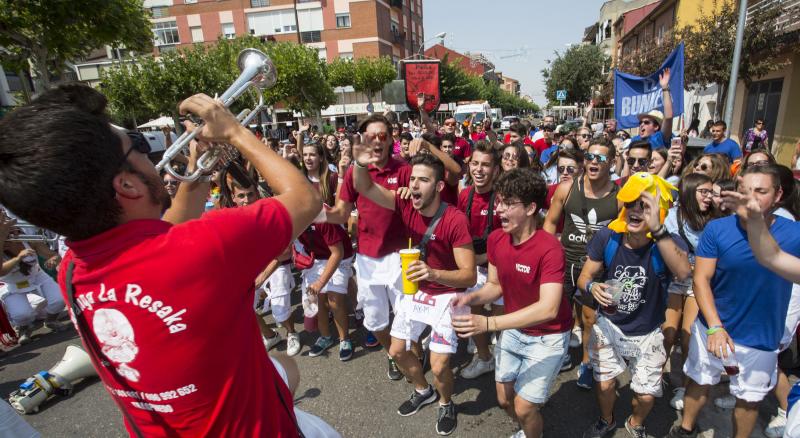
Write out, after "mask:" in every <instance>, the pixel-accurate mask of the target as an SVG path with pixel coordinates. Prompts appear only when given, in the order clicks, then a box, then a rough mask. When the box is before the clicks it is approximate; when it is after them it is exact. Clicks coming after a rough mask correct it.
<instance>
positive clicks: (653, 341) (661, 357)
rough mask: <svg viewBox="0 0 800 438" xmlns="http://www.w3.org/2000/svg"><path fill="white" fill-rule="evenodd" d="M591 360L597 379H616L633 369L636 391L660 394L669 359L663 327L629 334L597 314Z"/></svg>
mask: <svg viewBox="0 0 800 438" xmlns="http://www.w3.org/2000/svg"><path fill="white" fill-rule="evenodd" d="M589 360H590V361H591V364H592V368H593V370H594V379H595V380H596V381H598V382H604V381H607V380H611V379H614V378H616V377H617V376H619V375H620V374H622V373H623V372H624V371H625V369H626V368H630V371H631V376H632V378H631V389H632V390H633V392H635V393H636V394H645V395H652V396H655V397H661V393H662V387H661V372H662V371H663V368H664V363H666V361H667V353H666V351H665V350H664V335H663V334H662V333H661V327H657V328H656V329H655V330H653V331H652V332H650V333H648V334H646V335H640V336H628V335H626V334H624V333H622V330H620V329H619V327H617V326H616V325H614V323H612V322H611V321H609V320H608V319H607V318H606V317H604V316H603V315H600V314H598V315H597V322H596V323H595V325H594V327H592V335H591V337H590V338H589Z"/></svg>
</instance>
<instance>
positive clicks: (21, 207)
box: [0, 84, 335, 437]
mask: <svg viewBox="0 0 800 438" xmlns="http://www.w3.org/2000/svg"><path fill="white" fill-rule="evenodd" d="M105 106H106V100H105V97H104V96H103V95H101V94H100V93H98V92H97V91H95V90H93V89H92V88H90V87H88V86H85V85H72V84H69V85H65V86H62V87H57V88H55V89H52V90H48V91H47V92H45V93H44V94H43V95H42V96H40V97H39V98H37V99H35V100H34V101H33V102H31V103H30V104H28V105H25V106H22V107H20V108H17V109H16V110H14V111H13V112H12V113H11V114H8V115H6V117H5V118H4V119H3V120H2V122H0V157H2V159H0V186H2V187H3V190H2V192H1V193H0V198H2V199H1V200H0V202H2V204H3V205H5V206H6V207H7V208H8V209H9V210H11V211H12V212H14V213H16V214H17V215H18V216H20V217H22V218H23V219H25V220H27V221H29V222H31V223H33V224H35V225H37V226H40V227H42V228H46V229H50V230H53V231H54V232H56V233H58V234H61V235H64V236H66V237H67V239H68V240H67V245H68V246H69V247H70V250H69V251H68V252H67V254H66V255H65V257H64V261H63V263H62V265H61V269H60V270H59V283H60V286H61V287H62V290H64V291H65V292H64V296H65V298H66V299H65V301H67V302H68V303H69V304H70V305H71V307H70V310H71V316H72V320H73V322H74V323H75V325H76V327H77V328H78V329H79V332H80V334H81V337H82V339H83V341H84V345H85V347H86V349H87V351H88V352H89V353H90V356H91V357H92V362H93V364H94V366H95V369H96V370H97V372H98V374H99V375H100V378H101V379H102V380H103V384H104V386H105V387H106V388H107V389H108V390H109V392H110V395H111V398H112V399H113V400H114V401H115V402H116V403H117V404H118V405H119V408H120V410H121V411H122V412H123V414H124V416H125V425H126V428H127V429H128V433H129V434H130V435H132V436H165V435H170V436H177V435H183V436H199V435H210V436H267V435H269V436H287V437H288V436H297V435H298V434H299V431H298V427H299V426H298V420H299V421H300V422H301V423H303V420H302V419H301V414H300V411H299V410H295V409H294V406H293V403H292V392H291V389H290V387H289V386H287V384H284V383H282V382H281V381H282V380H284V381H289V380H290V379H288V378H287V379H284V378H283V377H282V376H281V375H280V374H279V373H280V371H281V368H283V371H285V372H288V375H287V377H293V378H292V379H291V381H292V385H296V384H297V368H296V365H294V363H293V362H292V361H290V360H288V358H287V360H286V361H285V362H284V366H283V367H276V365H275V364H274V363H273V361H271V360H269V356H268V355H267V351H266V349H264V347H263V344H262V341H261V335H260V333H259V330H258V325H257V322H256V315H255V312H253V310H252V305H253V304H252V303H253V295H254V281H255V278H256V276H257V275H258V273H259V272H260V271H261V270H262V269H263V267H264V266H266V265H267V263H268V262H269V261H270V260H272V259H274V258H275V257H276V256H278V254H279V253H280V252H282V251H283V249H284V248H285V247H286V246H287V245H288V244H289V242H290V240H291V239H292V238H293V236H297V235H298V234H299V233H300V232H302V231H303V230H304V229H305V228H306V227H307V226H308V225H309V224H310V223H311V221H312V220H313V219H314V217H315V216H316V215H317V213H318V212H319V210H320V206H321V202H320V198H319V195H318V194H317V192H316V191H315V190H313V189H312V187H311V185H310V184H309V183H308V182H307V181H306V179H305V177H304V176H303V175H302V174H301V173H300V172H299V171H298V170H296V169H294V168H293V167H292V165H291V164H289V163H288V162H286V161H285V160H283V159H281V158H280V157H278V156H277V155H276V154H275V153H274V152H273V151H271V150H270V149H269V148H265V147H264V145H263V144H262V143H261V142H260V141H258V139H256V138H255V136H253V134H252V133H250V131H249V130H248V129H247V128H245V127H243V126H241V125H240V124H239V122H238V121H237V120H236V118H235V117H234V116H233V115H232V114H231V113H230V112H229V111H228V110H227V109H226V108H225V107H224V106H223V104H222V103H221V102H219V101H216V100H214V99H212V98H210V97H208V96H206V95H202V94H198V95H195V96H192V97H190V98H188V99H186V100H185V101H183V102H182V103H181V104H180V107H179V110H180V113H181V114H187V113H192V114H195V115H197V116H198V117H200V118H201V119H203V120H204V121H205V125H204V126H203V127H202V128H198V129H201V132H200V134H199V135H198V138H199V139H200V140H201V141H204V142H217V143H227V144H231V145H233V146H234V147H236V148H237V149H238V150H239V151H240V152H241V153H242V155H243V156H244V158H245V159H247V160H248V161H250V162H251V163H253V165H254V166H255V167H256V169H257V170H258V172H259V173H260V174H261V175H262V176H263V177H264V178H265V180H266V181H267V182H268V184H269V185H270V187H272V189H273V190H274V191H275V193H277V194H278V195H277V196H275V197H274V198H272V199H266V200H261V201H258V202H256V203H254V204H253V205H251V206H248V207H244V208H232V209H223V210H219V211H214V212H209V213H207V214H206V215H204V216H203V217H201V218H199V219H196V220H191V221H186V219H188V218H190V217H199V216H200V213H201V212H202V211H203V205H204V201H205V195H207V193H208V184H207V183H205V182H195V183H186V184H182V186H181V188H180V190H179V192H178V194H177V195H176V203H178V204H180V205H183V207H185V208H184V210H183V211H181V212H175V211H172V212H167V215H165V217H168V218H169V219H170V220H174V221H176V222H177V224H176V225H173V224H172V223H169V222H167V221H164V220H161V217H162V214H164V211H165V209H166V208H167V207H169V205H170V198H169V195H168V194H167V192H166V191H165V190H164V187H163V185H162V182H161V178H160V177H159V175H158V172H157V171H156V169H155V167H154V166H153V164H152V163H151V162H150V160H149V159H148V157H147V153H148V152H149V149H150V148H149V145H148V143H147V141H146V140H145V139H144V138H143V137H142V136H141V135H138V134H137V133H126V132H123V131H119V130H117V129H115V128H113V127H112V126H111V125H110V124H109V119H108V116H107V115H106V113H105ZM191 164H192V163H191V162H190V170H191ZM187 196H188V197H187ZM187 201H189V202H187ZM165 267H169V269H165ZM220 291H225V294H224V297H223V298H220ZM98 330H102V336H101V333H99V332H98ZM231 333H235V334H236V336H235V337H231V336H230V334H231ZM108 341H113V342H111V343H109V344H105V343H104V342H108ZM121 344H124V345H125V349H126V355H125V357H124V358H123V359H124V360H120V356H119V355H116V354H115V355H113V356H114V357H113V358H112V357H109V356H107V354H106V351H110V350H113V349H117V348H118V346H119V345H121ZM231 358H235V360H231ZM115 359H117V361H115ZM276 363H277V362H276ZM232 382H235V384H231V383H232ZM242 400H247V403H244V404H242V403H241V401H242ZM306 433H310V432H309V431H306ZM334 433H335V432H334Z"/></svg>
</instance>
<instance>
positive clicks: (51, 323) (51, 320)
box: [44, 315, 72, 333]
mask: <svg viewBox="0 0 800 438" xmlns="http://www.w3.org/2000/svg"><path fill="white" fill-rule="evenodd" d="M71 325H72V323H71V322H69V321H59V320H58V315H52V316H48V317H47V319H45V321H44V326H45V327H47V328H48V329H50V330H51V331H53V332H56V333H58V332H62V331H64V330H66V329H67V328H69V326H71Z"/></svg>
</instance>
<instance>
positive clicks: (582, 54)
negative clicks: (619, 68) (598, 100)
mask: <svg viewBox="0 0 800 438" xmlns="http://www.w3.org/2000/svg"><path fill="white" fill-rule="evenodd" d="M610 62H611V61H610V59H609V57H608V56H606V55H605V54H604V53H603V51H602V49H601V48H600V47H598V46H595V45H589V44H587V45H574V46H571V47H570V48H569V49H567V50H566V51H565V52H564V53H563V54H561V53H558V52H555V59H553V60H547V63H548V66H547V67H545V68H544V69H543V70H542V77H543V78H544V83H545V85H546V87H547V90H546V91H545V96H546V97H547V100H549V101H550V102H551V103H556V102H558V101H557V100H556V90H567V97H568V98H569V101H570V102H587V101H589V100H591V99H592V95H593V89H595V87H598V86H602V85H603V83H604V82H605V81H606V79H607V75H605V74H603V72H604V71H608V67H609V65H610Z"/></svg>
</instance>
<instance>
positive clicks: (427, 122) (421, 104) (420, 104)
mask: <svg viewBox="0 0 800 438" xmlns="http://www.w3.org/2000/svg"><path fill="white" fill-rule="evenodd" d="M417 109H419V120H420V122H421V123H422V126H424V127H426V128H428V132H433V131H434V129H433V122H432V121H431V117H430V116H429V115H428V112H427V111H425V94H424V93H419V94H417Z"/></svg>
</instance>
